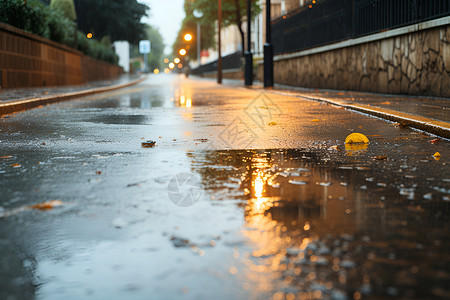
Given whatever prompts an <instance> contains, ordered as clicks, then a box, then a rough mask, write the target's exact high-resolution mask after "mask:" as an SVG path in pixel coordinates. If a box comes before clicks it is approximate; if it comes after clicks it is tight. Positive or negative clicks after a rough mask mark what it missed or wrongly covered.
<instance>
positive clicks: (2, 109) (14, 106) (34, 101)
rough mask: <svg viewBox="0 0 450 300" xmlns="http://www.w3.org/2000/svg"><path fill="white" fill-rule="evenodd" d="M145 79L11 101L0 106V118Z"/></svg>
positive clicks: (107, 90)
mask: <svg viewBox="0 0 450 300" xmlns="http://www.w3.org/2000/svg"><path fill="white" fill-rule="evenodd" d="M146 78H147V76H145V75H144V76H141V77H139V78H138V79H135V80H132V81H129V82H125V83H120V84H116V85H112V86H106V87H98V88H92V89H87V90H82V91H76V92H70V93H62V94H55V95H49V96H43V97H36V98H29V99H23V100H17V101H11V102H7V103H2V104H0V116H3V115H8V114H12V113H16V112H19V111H24V110H29V109H33V108H36V107H39V106H41V105H48V104H53V103H57V102H61V101H67V100H70V99H73V98H77V97H85V96H89V95H93V94H99V93H104V92H109V91H113V90H118V89H121V88H125V87H129V86H132V85H135V84H138V83H140V82H142V81H144V80H145V79H146Z"/></svg>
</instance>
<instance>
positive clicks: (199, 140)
mask: <svg viewBox="0 0 450 300" xmlns="http://www.w3.org/2000/svg"><path fill="white" fill-rule="evenodd" d="M194 141H198V142H202V143H206V142H207V141H208V139H194Z"/></svg>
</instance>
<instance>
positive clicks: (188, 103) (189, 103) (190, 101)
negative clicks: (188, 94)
mask: <svg viewBox="0 0 450 300" xmlns="http://www.w3.org/2000/svg"><path fill="white" fill-rule="evenodd" d="M191 106H192V99H191V98H187V99H186V107H191Z"/></svg>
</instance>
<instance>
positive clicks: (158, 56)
mask: <svg viewBox="0 0 450 300" xmlns="http://www.w3.org/2000/svg"><path fill="white" fill-rule="evenodd" d="M145 33H146V36H147V39H148V40H149V41H150V43H151V45H152V51H151V52H150V54H149V55H148V65H149V69H150V70H154V69H160V68H161V66H162V60H163V56H164V42H163V38H162V36H161V34H160V33H159V31H158V29H156V28H154V27H151V26H147V28H146V30H145Z"/></svg>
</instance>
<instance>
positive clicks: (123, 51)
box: [114, 41, 130, 73]
mask: <svg viewBox="0 0 450 300" xmlns="http://www.w3.org/2000/svg"><path fill="white" fill-rule="evenodd" d="M114 49H115V51H116V54H117V56H119V66H121V67H122V68H123V70H124V71H125V72H126V73H129V72H130V44H129V43H128V42H127V41H118V42H114Z"/></svg>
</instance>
